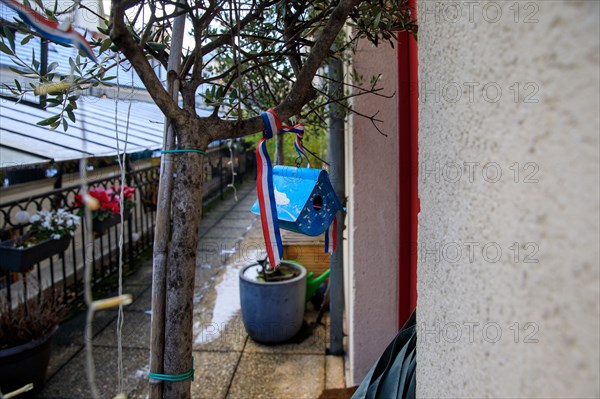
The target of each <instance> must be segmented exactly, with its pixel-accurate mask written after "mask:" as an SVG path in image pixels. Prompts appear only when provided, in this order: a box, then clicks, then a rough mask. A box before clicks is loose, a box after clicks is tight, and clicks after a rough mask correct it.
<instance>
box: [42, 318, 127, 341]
mask: <svg viewBox="0 0 600 399" xmlns="http://www.w3.org/2000/svg"><path fill="white" fill-rule="evenodd" d="M116 317H117V311H115V310H103V311H101V312H97V313H96V314H95V316H94V323H93V329H92V331H93V333H92V336H94V337H95V336H97V335H98V334H99V333H100V332H101V331H102V330H104V328H106V326H107V325H109V324H110V323H111V322H112V321H113V320H114V319H116ZM85 320H86V313H85V312H82V313H80V314H78V315H77V316H75V317H73V318H72V319H70V320H67V321H66V322H64V323H61V324H60V326H59V329H58V333H57V334H56V337H54V343H56V344H57V345H83V330H84V326H85Z"/></svg>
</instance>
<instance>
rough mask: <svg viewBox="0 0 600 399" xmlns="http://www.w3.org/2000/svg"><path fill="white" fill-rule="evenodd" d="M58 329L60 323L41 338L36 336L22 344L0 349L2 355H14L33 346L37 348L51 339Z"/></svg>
mask: <svg viewBox="0 0 600 399" xmlns="http://www.w3.org/2000/svg"><path fill="white" fill-rule="evenodd" d="M57 331H58V325H56V326H54V327H53V328H52V330H50V332H49V333H47V334H45V335H42V336H41V337H39V338H36V339H34V340H31V341H29V342H25V343H24V344H21V345H17V346H11V347H9V348H6V349H0V357H8V356H13V355H16V354H19V353H21V352H24V351H26V350H29V349H31V348H35V347H36V346H39V345H41V344H43V343H44V342H46V341H47V340H48V339H50V337H52V336H53V335H54V334H56V332H57Z"/></svg>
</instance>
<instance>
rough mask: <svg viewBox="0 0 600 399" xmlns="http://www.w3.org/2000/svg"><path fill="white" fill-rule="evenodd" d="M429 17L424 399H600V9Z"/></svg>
mask: <svg viewBox="0 0 600 399" xmlns="http://www.w3.org/2000/svg"><path fill="white" fill-rule="evenodd" d="M467 3H468V4H467ZM418 9H419V21H420V30H419V80H420V100H419V101H420V111H419V157H420V165H419V167H420V171H419V194H420V200H421V213H420V215H419V263H418V304H417V309H418V317H417V318H418V325H419V336H418V348H417V352H418V355H417V364H418V366H417V367H418V369H417V395H418V396H419V397H422V398H442V397H452V398H457V397H460V398H468V397H477V398H483V397H510V398H513V397H528V398H532V397H544V398H550V397H555V398H558V397H560V398H567V397H569V398H591V397H598V396H599V395H600V388H599V375H600V370H599V364H600V356H599V351H600V349H599V345H600V344H599V341H600V335H599V322H598V318H599V312H600V306H599V298H600V293H599V284H600V283H599V249H598V246H599V241H600V239H599V233H598V229H599V222H598V221H599V194H598V193H599V190H598V187H599V181H600V176H599V172H598V168H599V158H598V154H599V150H598V140H599V131H600V124H599V109H600V104H599V91H600V87H599V53H598V52H599V38H600V32H599V28H598V25H599V17H600V3H599V2H597V1H522V2H513V1H506V2H504V1H489V2H488V1H473V2H470V3H469V2H463V1H455V2H438V1H423V0H422V1H420V2H419V4H418ZM517 10H518V11H519V13H518V14H517V13H516V11H517ZM458 11H461V13H462V14H458ZM499 12H501V14H499ZM499 16H500V18H498V17H499ZM496 20H497V21H496ZM516 84H518V89H517V85H516ZM486 85H487V86H486ZM457 87H458V88H459V89H460V90H459V91H457V90H456V88H457ZM484 87H485V89H487V92H483V89H484ZM471 88H473V91H472V92H471V91H470V90H471ZM498 90H501V91H502V95H501V96H500V97H498V95H497V94H496V93H497V92H498ZM459 96H460V98H458V97H459ZM486 96H487V97H486ZM515 96H516V97H515ZM486 165H487V167H486ZM469 168H471V169H472V171H473V174H471V173H469V172H470V170H469ZM517 169H518V170H519V173H518V174H516V170H517ZM498 172H501V176H497V175H496V174H497V173H498ZM496 180H497V181H496ZM514 243H518V244H517V245H516V246H515V244H514ZM470 248H472V249H473V252H472V253H471V251H470ZM484 248H485V249H486V252H484V253H482V249H484ZM517 248H518V253H517ZM459 250H460V252H459ZM499 250H500V251H501V255H500V256H499V257H498V260H496V259H495V258H496V257H497V256H496V253H497V251H499ZM500 333H501V336H500V335H499V334H500Z"/></svg>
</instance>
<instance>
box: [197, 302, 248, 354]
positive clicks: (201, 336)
mask: <svg viewBox="0 0 600 399" xmlns="http://www.w3.org/2000/svg"><path fill="white" fill-rule="evenodd" d="M211 319H212V317H211V313H210V312H206V313H201V311H200V310H199V311H196V310H194V344H193V348H194V350H202V351H214V352H241V351H242V350H244V345H245V343H246V339H247V337H248V334H247V333H246V329H245V328H244V323H243V322H242V317H241V314H240V313H239V311H238V312H237V313H236V314H235V315H233V316H232V318H231V319H230V320H229V321H227V322H219V321H214V322H213V321H211Z"/></svg>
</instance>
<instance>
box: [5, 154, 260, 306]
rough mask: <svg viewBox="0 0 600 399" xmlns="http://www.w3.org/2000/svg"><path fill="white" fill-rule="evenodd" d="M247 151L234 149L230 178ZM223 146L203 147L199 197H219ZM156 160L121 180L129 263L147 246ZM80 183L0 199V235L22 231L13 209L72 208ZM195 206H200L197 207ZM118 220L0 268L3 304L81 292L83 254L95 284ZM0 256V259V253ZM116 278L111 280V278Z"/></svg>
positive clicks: (106, 264)
mask: <svg viewBox="0 0 600 399" xmlns="http://www.w3.org/2000/svg"><path fill="white" fill-rule="evenodd" d="M250 157H251V154H250V153H247V152H244V151H239V152H236V153H235V154H234V162H233V164H234V167H235V172H236V176H235V178H236V183H239V182H241V181H242V180H243V178H244V177H245V175H248V172H251V171H252V170H253V162H251V160H250V159H249V158H250ZM229 161H230V153H229V149H228V148H227V147H225V146H222V147H218V148H212V149H210V150H209V151H207V155H206V156H205V167H204V174H205V176H204V184H203V198H204V199H205V203H207V202H209V201H211V200H212V199H217V198H219V197H221V198H222V197H223V195H224V193H225V192H226V190H227V185H228V184H229V183H231V164H230V163H229ZM158 180H159V166H158V165H156V166H150V167H145V168H142V169H140V170H134V171H130V172H128V173H127V175H126V184H128V185H130V186H133V187H135V188H136V192H135V204H136V205H135V207H134V208H132V209H131V213H130V214H129V215H128V216H127V218H126V220H125V221H124V223H123V229H124V230H123V233H124V245H123V264H124V265H125V266H126V268H129V267H131V265H132V264H133V262H134V261H135V259H136V258H137V257H139V255H140V254H141V253H142V252H144V251H146V250H147V249H149V248H151V247H152V244H153V241H154V221H155V216H156V198H157V193H158ZM112 185H115V186H118V185H119V176H110V177H107V178H101V179H96V180H92V181H89V182H88V186H90V187H92V186H101V187H104V188H108V187H110V186H112ZM79 192H80V187H79V185H77V186H72V187H67V188H61V189H56V190H52V191H49V192H46V193H43V194H39V195H34V196H31V197H27V198H23V199H21V200H16V201H11V202H8V203H5V204H0V239H1V240H5V239H9V238H14V237H15V236H19V235H22V234H24V233H25V232H26V231H27V226H28V225H29V224H19V223H18V222H17V218H16V214H17V213H18V212H19V211H23V210H25V211H27V212H28V213H30V214H33V213H35V212H36V211H38V210H56V209H59V208H64V209H65V210H67V211H70V212H75V211H76V210H77V209H74V208H73V206H72V205H71V204H72V203H73V200H74V198H75V195H77V194H79ZM198 211H200V210H198ZM82 224H83V221H82ZM119 228H120V224H117V225H115V226H112V227H109V228H108V229H107V230H106V231H104V232H103V233H101V234H95V235H94V238H93V241H92V242H86V236H85V234H84V229H83V228H82V226H80V227H79V228H78V229H77V230H76V232H75V236H74V237H72V239H71V242H70V244H69V247H68V248H67V249H66V250H65V251H64V252H62V253H60V254H57V255H54V256H51V257H49V258H47V259H45V260H43V261H41V262H39V263H37V264H35V265H34V266H33V267H32V268H31V269H30V270H27V271H23V272H18V273H13V272H4V271H2V270H0V299H1V298H2V297H5V298H6V300H7V301H8V303H9V306H13V307H14V306H15V305H17V304H18V303H21V302H22V301H23V300H24V299H25V298H31V297H34V296H36V295H38V296H41V295H42V293H43V292H44V291H46V290H48V289H50V290H53V291H54V292H56V293H59V295H60V298H61V300H62V302H63V303H70V302H72V301H74V300H76V299H78V298H80V297H81V296H82V295H83V275H84V265H85V262H84V260H85V259H87V260H88V261H89V264H90V265H91V267H92V284H93V286H94V287H96V286H97V285H98V284H100V283H106V281H107V279H108V278H110V277H111V276H114V275H115V274H116V273H117V272H118V264H119V258H118V253H119V250H118V242H119V235H120V232H119ZM0 262H2V259H0ZM115 284H116V283H115Z"/></svg>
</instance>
